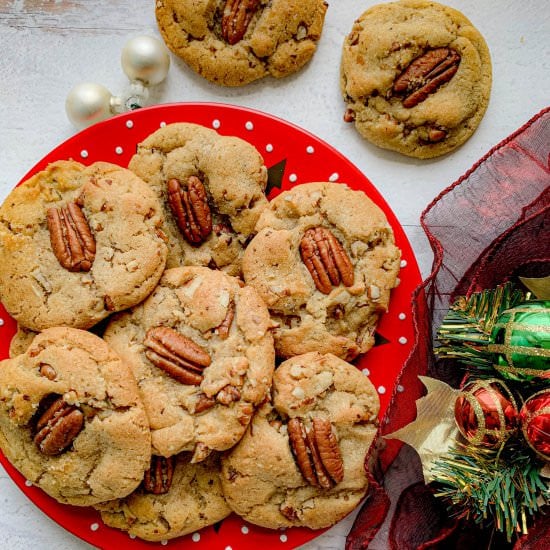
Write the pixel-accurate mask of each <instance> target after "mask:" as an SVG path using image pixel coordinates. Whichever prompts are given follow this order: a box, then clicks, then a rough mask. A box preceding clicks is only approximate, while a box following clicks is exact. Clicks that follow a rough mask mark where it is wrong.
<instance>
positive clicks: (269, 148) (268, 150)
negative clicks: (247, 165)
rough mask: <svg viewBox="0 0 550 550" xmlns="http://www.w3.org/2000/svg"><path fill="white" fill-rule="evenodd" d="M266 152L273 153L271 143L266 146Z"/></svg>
mask: <svg viewBox="0 0 550 550" xmlns="http://www.w3.org/2000/svg"><path fill="white" fill-rule="evenodd" d="M265 150H266V151H267V152H268V153H271V152H273V145H271V143H268V144H267V145H266V146H265Z"/></svg>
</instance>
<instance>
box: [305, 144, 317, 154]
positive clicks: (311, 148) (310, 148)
mask: <svg viewBox="0 0 550 550" xmlns="http://www.w3.org/2000/svg"><path fill="white" fill-rule="evenodd" d="M306 152H307V154H308V155H313V153H315V148H314V147H313V145H308V146H307V147H306Z"/></svg>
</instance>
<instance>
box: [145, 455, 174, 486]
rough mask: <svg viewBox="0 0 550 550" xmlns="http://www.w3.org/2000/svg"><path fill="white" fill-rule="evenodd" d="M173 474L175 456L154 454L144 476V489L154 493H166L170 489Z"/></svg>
mask: <svg viewBox="0 0 550 550" xmlns="http://www.w3.org/2000/svg"><path fill="white" fill-rule="evenodd" d="M173 476H174V457H173V456H170V457H164V456H157V455H153V456H152V457H151V466H150V467H149V469H148V470H146V471H145V475H144V477H143V489H144V490H145V491H146V492H147V493H152V494H153V495H164V494H166V493H167V492H168V491H169V490H170V487H171V485H172V478H173Z"/></svg>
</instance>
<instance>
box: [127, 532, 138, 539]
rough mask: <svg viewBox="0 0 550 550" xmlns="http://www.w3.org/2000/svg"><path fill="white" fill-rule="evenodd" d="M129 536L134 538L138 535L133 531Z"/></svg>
mask: <svg viewBox="0 0 550 550" xmlns="http://www.w3.org/2000/svg"><path fill="white" fill-rule="evenodd" d="M129 537H130V538H131V539H132V540H134V539H135V538H136V537H137V535H134V533H131V534H130V535H129Z"/></svg>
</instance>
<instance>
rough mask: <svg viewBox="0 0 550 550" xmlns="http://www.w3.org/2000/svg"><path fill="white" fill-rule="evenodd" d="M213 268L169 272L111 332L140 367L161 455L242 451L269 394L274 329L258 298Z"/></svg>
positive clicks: (115, 345)
mask: <svg viewBox="0 0 550 550" xmlns="http://www.w3.org/2000/svg"><path fill="white" fill-rule="evenodd" d="M241 285H242V282H241V281H239V280H238V279H237V278H235V277H230V276H229V275H226V274H225V273H223V272H222V271H217V270H212V269H209V268H206V267H180V268H174V269H169V270H166V272H165V273H164V275H163V277H162V279H161V280H160V283H159V285H158V287H157V288H156V289H155V291H154V292H153V293H152V294H151V296H149V298H147V300H145V301H144V302H143V303H142V304H140V305H139V306H136V307H135V308H133V310H131V311H129V312H124V313H121V314H120V315H118V316H117V317H116V318H115V319H113V320H112V321H111V322H110V323H109V324H108V326H107V328H106V331H105V334H104V338H105V340H106V341H107V342H108V343H109V344H111V345H112V346H113V348H114V349H115V350H117V351H118V352H119V353H120V355H121V357H123V358H124V359H125V360H126V361H127V362H128V364H130V366H131V367H132V370H133V372H134V375H135V377H136V379H137V381H138V384H139V388H140V392H141V395H142V399H143V401H144V403H145V407H146V410H147V414H148V416H149V422H150V426H151V431H152V439H153V452H154V454H158V455H162V456H171V455H174V454H177V453H179V452H181V451H193V453H194V454H193V459H192V461H193V462H199V461H201V460H204V459H205V458H206V457H207V456H208V455H209V454H210V453H211V452H212V451H213V450H217V451H221V450H225V449H228V448H230V447H232V446H233V445H235V443H237V441H238V440H239V439H240V438H241V437H242V435H243V433H244V431H245V429H246V426H247V425H248V423H249V422H250V418H251V416H252V413H253V412H254V408H255V407H256V405H258V404H259V403H260V402H261V401H262V400H263V399H264V398H265V395H266V392H267V391H268V389H269V387H270V385H271V377H272V373H273V368H274V350H273V337H272V335H271V327H272V323H271V320H270V318H269V313H268V311H267V308H266V307H265V305H264V303H263V302H262V300H261V299H260V298H259V296H258V294H257V293H256V291H255V290H254V289H253V288H251V287H242V286H241Z"/></svg>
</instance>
